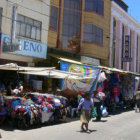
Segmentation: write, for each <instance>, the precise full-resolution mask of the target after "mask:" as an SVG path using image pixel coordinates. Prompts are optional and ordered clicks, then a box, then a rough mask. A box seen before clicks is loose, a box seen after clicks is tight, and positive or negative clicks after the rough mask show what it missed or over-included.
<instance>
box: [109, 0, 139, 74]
mask: <svg viewBox="0 0 140 140" xmlns="http://www.w3.org/2000/svg"><path fill="white" fill-rule="evenodd" d="M114 19H115V20H116V23H117V24H116V40H115V48H116V54H115V55H116V56H115V57H116V61H115V67H116V68H119V69H121V63H122V59H121V57H122V26H123V25H124V34H125V35H130V31H131V33H132V34H131V56H132V62H131V63H129V62H123V64H124V65H123V70H126V71H132V72H140V70H139V67H140V43H139V42H140V24H139V23H138V22H137V21H136V20H134V19H133V18H132V17H131V16H130V15H129V14H128V13H127V12H125V11H124V10H123V9H121V7H119V6H118V5H117V4H116V3H115V2H111V26H110V28H111V29H110V30H111V32H110V66H111V67H112V43H113V20H114ZM137 36H138V38H139V39H138V60H136V57H137V56H136V55H137ZM136 65H137V66H138V68H137V69H136Z"/></svg>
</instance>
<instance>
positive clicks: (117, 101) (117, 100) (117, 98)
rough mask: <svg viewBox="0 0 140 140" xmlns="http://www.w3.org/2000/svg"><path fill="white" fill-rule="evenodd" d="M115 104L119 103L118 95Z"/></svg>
mask: <svg viewBox="0 0 140 140" xmlns="http://www.w3.org/2000/svg"><path fill="white" fill-rule="evenodd" d="M115 102H116V103H119V97H118V96H117V95H116V96H115Z"/></svg>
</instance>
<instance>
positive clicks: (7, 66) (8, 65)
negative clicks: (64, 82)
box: [0, 63, 55, 71]
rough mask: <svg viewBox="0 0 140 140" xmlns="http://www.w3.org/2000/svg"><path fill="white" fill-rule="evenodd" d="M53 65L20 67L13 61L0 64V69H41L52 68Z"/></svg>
mask: <svg viewBox="0 0 140 140" xmlns="http://www.w3.org/2000/svg"><path fill="white" fill-rule="evenodd" d="M53 69H55V67H22V66H18V65H17V64H15V63H9V64H5V65H0V70H14V71H17V70H18V71H43V70H53Z"/></svg>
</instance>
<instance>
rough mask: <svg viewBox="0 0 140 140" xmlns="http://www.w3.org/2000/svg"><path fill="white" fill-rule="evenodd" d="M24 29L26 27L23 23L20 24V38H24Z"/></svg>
mask: <svg viewBox="0 0 140 140" xmlns="http://www.w3.org/2000/svg"><path fill="white" fill-rule="evenodd" d="M25 27H26V25H25V24H24V23H22V24H21V30H20V35H21V36H25V30H26V29H25Z"/></svg>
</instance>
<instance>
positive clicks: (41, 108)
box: [5, 97, 53, 128]
mask: <svg viewBox="0 0 140 140" xmlns="http://www.w3.org/2000/svg"><path fill="white" fill-rule="evenodd" d="M5 103H6V108H7V111H8V115H9V116H10V117H11V118H12V120H13V122H14V125H16V126H17V127H18V128H25V127H26V128H27V127H29V126H32V125H37V124H40V123H44V122H46V121H48V120H49V119H50V117H51V116H52V114H53V107H52V105H51V104H49V103H47V102H46V103H42V104H36V103H35V102H33V101H32V99H29V98H28V99H26V98H8V97H7V98H5ZM44 114H47V116H46V115H44Z"/></svg>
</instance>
